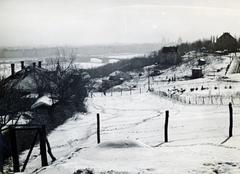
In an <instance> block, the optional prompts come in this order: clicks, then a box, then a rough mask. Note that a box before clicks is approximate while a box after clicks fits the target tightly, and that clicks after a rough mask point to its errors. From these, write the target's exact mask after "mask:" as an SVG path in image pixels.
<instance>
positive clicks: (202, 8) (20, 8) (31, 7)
mask: <svg viewBox="0 0 240 174" xmlns="http://www.w3.org/2000/svg"><path fill="white" fill-rule="evenodd" d="M239 11H240V2H239V1H238V0H228V1H224V0H204V1H197V0H181V1H179V0H168V1H167V0H101V1H98V0H89V1H86V2H85V1H78V0H51V1H48V0H41V1H38V0H0V12H1V13H0V21H1V28H0V38H1V39H0V47H55V46H57V47H67V46H69V47H75V46H76V47H82V46H90V45H121V44H124V45H128V44H145V43H150V44H151V43H163V44H164V43H169V42H176V41H177V40H178V39H179V38H181V39H182V41H183V42H192V41H195V40H199V39H203V38H210V36H219V35H221V34H222V33H224V32H230V33H231V34H232V35H233V36H235V35H236V36H237V37H239V36H240V21H239V20H236V19H239V18H240V13H239Z"/></svg>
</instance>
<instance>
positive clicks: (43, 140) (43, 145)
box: [39, 125, 48, 167]
mask: <svg viewBox="0 0 240 174" xmlns="http://www.w3.org/2000/svg"><path fill="white" fill-rule="evenodd" d="M39 140H40V154H41V160H42V167H44V166H48V161H47V151H46V127H45V125H42V126H41V128H40V129H39Z"/></svg>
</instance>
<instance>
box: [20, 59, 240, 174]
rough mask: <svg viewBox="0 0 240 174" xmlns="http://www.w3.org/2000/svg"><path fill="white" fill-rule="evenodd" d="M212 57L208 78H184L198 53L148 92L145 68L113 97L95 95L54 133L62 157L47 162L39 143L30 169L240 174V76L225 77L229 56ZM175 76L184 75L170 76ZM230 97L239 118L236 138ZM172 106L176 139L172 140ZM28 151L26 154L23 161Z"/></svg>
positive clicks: (47, 172) (153, 83)
mask: <svg viewBox="0 0 240 174" xmlns="http://www.w3.org/2000/svg"><path fill="white" fill-rule="evenodd" d="M204 58H205V60H206V62H207V63H206V65H204V66H203V71H204V77H203V78H199V79H184V76H189V75H190V74H191V68H193V67H194V66H196V59H193V58H191V56H190V57H187V58H186V59H187V60H185V62H184V63H183V64H182V65H180V66H176V67H172V68H169V69H167V70H165V71H163V73H162V74H161V75H159V76H155V77H153V78H150V86H151V88H153V89H154V91H153V92H147V89H148V87H147V85H148V79H147V73H146V72H145V74H143V75H142V77H138V75H137V74H135V76H134V73H133V76H134V78H133V80H131V81H128V82H125V83H123V84H122V85H119V86H116V87H114V88H113V89H110V90H109V91H108V93H107V95H106V96H104V95H103V94H102V93H94V94H93V98H88V99H87V101H86V104H87V106H88V113H86V114H81V113H77V114H75V115H74V117H73V118H71V119H69V120H67V121H66V123H65V124H63V125H62V126H59V127H58V128H57V129H55V130H54V131H53V132H52V133H51V134H50V135H49V136H48V140H49V142H50V144H51V146H52V151H53V154H54V155H55V156H56V158H57V160H56V161H55V162H53V163H51V164H50V165H49V166H48V167H44V168H41V167H40V166H41V164H40V161H41V160H40V155H39V147H38V146H36V147H35V149H34V151H33V153H34V154H33V155H32V156H31V158H30V163H29V164H28V166H27V168H26V171H25V173H31V172H34V173H42V174H44V173H45V174H50V173H59V174H60V173H62V174H69V173H74V172H76V171H77V170H79V173H81V172H80V170H84V169H87V168H88V169H89V171H94V172H95V173H101V174H103V173H107V174H120V173H124V174H126V173H133V174H139V173H140V174H147V173H148V174H153V173H154V174H155V173H156V174H179V173H180V174H185V173H191V174H198V173H212V174H214V173H233V174H237V173H240V162H239V161H240V156H239V151H240V143H239V142H240V117H239V115H240V107H239V106H240V97H239V94H240V91H239V86H240V85H239V83H240V77H239V74H229V75H227V76H225V73H226V67H227V65H228V64H229V63H230V59H229V57H228V56H222V57H216V56H211V55H208V56H205V57H204ZM174 74H175V75H174ZM173 76H175V77H176V81H170V82H169V81H168V79H169V78H172V77H173ZM133 86H136V88H133V89H131V91H126V90H127V89H130V88H132V87H133ZM202 87H203V89H202ZM196 88H197V89H196ZM119 89H120V90H119ZM121 89H123V91H122V90H121ZM181 89H182V90H183V89H184V90H185V91H184V92H182V91H181ZM192 89H194V90H192ZM114 91H115V92H114ZM160 93H161V94H162V93H165V94H166V96H164V97H163V96H162V95H160V96H159V94H160ZM221 97H222V98H221ZM221 101H222V102H221ZM229 102H232V103H233V118H234V124H233V125H234V128H233V137H231V138H230V139H228V128H229V108H228V103H229ZM166 110H169V113H170V117H169V142H168V143H164V121H165V111H166ZM97 113H100V120H101V123H100V125H101V143H100V144H99V145H98V144H97V135H96V131H97V125H96V123H97V119H96V114H97ZM26 155H27V152H25V153H23V154H22V155H21V162H23V160H24V159H25V158H26ZM48 159H49V162H50V157H48Z"/></svg>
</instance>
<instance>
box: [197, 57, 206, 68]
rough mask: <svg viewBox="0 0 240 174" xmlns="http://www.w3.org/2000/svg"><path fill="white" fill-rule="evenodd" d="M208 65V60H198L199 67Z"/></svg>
mask: <svg viewBox="0 0 240 174" xmlns="http://www.w3.org/2000/svg"><path fill="white" fill-rule="evenodd" d="M205 64H206V60H205V59H203V58H201V59H198V66H202V65H205Z"/></svg>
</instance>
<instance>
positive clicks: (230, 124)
mask: <svg viewBox="0 0 240 174" xmlns="http://www.w3.org/2000/svg"><path fill="white" fill-rule="evenodd" d="M232 130H233V110H232V103H229V137H232Z"/></svg>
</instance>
